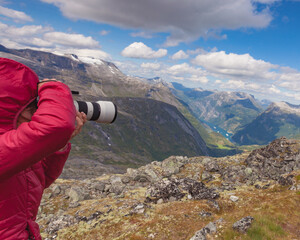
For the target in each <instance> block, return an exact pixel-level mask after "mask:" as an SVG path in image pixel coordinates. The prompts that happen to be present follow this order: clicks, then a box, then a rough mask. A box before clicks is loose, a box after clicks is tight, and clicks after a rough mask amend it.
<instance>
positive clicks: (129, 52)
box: [121, 42, 168, 59]
mask: <svg viewBox="0 0 300 240" xmlns="http://www.w3.org/2000/svg"><path fill="white" fill-rule="evenodd" d="M167 53H168V51H167V50H166V49H159V50H157V51H154V50H152V49H151V48H150V47H148V46H146V45H145V44H144V43H142V42H134V43H132V44H130V45H129V46H128V47H126V48H125V49H124V50H123V51H122V52H121V54H122V56H124V57H129V58H145V59H151V58H161V57H164V56H166V55H167Z"/></svg>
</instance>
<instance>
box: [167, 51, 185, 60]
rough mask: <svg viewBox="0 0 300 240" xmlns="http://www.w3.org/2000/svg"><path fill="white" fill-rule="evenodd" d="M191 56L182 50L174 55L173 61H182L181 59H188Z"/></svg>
mask: <svg viewBox="0 0 300 240" xmlns="http://www.w3.org/2000/svg"><path fill="white" fill-rule="evenodd" d="M188 57H189V55H187V54H186V53H185V52H184V51H182V50H180V51H178V52H177V53H175V54H173V56H172V57H171V59H173V60H180V59H187V58H188Z"/></svg>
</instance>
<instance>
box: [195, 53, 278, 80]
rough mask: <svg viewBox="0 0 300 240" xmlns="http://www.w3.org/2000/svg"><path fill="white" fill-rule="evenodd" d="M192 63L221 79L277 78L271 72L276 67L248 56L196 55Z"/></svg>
mask: <svg viewBox="0 0 300 240" xmlns="http://www.w3.org/2000/svg"><path fill="white" fill-rule="evenodd" d="M192 63H194V64H196V65H199V66H202V67H204V68H205V69H206V70H207V71H209V72H210V73H211V74H214V75H216V76H219V77H223V78H224V77H227V78H237V79H241V78H242V79H249V80H250V79H260V80H274V79H275V78H276V77H277V73H275V72H274V71H272V70H273V69H277V68H278V66H277V65H274V64H271V63H268V62H265V61H263V60H256V59H254V58H253V57H251V56H250V55H249V54H243V55H238V54H234V53H229V54H226V53H225V52H224V51H220V52H210V53H206V54H200V55H198V56H197V57H196V58H195V59H193V60H192Z"/></svg>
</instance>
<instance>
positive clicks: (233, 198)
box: [229, 196, 239, 202]
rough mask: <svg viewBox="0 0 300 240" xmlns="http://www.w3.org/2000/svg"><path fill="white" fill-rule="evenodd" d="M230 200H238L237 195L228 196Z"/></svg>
mask: <svg viewBox="0 0 300 240" xmlns="http://www.w3.org/2000/svg"><path fill="white" fill-rule="evenodd" d="M229 199H230V200H231V201H232V202H237V201H238V200H239V197H237V196H230V198H229Z"/></svg>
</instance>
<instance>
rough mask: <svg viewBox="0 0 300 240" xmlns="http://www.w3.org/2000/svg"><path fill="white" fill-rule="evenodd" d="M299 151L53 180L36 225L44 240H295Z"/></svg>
mask: <svg viewBox="0 0 300 240" xmlns="http://www.w3.org/2000/svg"><path fill="white" fill-rule="evenodd" d="M299 149H300V142H299V141H295V140H289V139H286V138H281V139H277V140H275V141H273V142H272V143H271V144H269V145H268V146H266V147H264V148H261V149H257V150H254V151H252V152H251V153H249V152H248V153H243V154H240V155H235V156H230V157H223V158H211V157H193V158H187V157H182V156H172V157H169V158H168V159H165V160H164V161H162V162H152V163H151V164H148V165H146V166H143V167H140V168H139V169H127V173H125V174H122V175H117V174H112V175H108V174H107V175H102V176H101V177H99V178H94V179H87V180H70V179H68V180H64V179H58V180H57V181H56V182H55V184H53V185H52V186H51V187H50V188H49V189H47V190H46V191H45V193H44V196H43V199H42V203H41V206H40V209H39V214H38V217H37V221H38V223H39V224H40V227H41V232H42V236H43V237H44V239H89V240H90V239H103V240H110V239H133V240H138V239H140V240H141V239H166V240H167V239H168V240H169V239H170V240H171V239H176V240H180V239H182V240H188V239H190V240H200V239H201V240H202V239H228V240H229V239H289V240H291V239H300V152H299Z"/></svg>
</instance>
